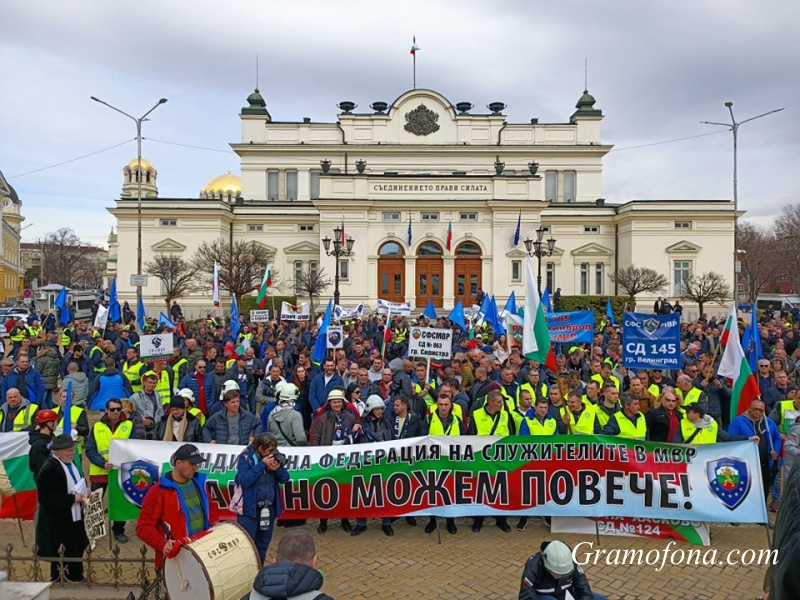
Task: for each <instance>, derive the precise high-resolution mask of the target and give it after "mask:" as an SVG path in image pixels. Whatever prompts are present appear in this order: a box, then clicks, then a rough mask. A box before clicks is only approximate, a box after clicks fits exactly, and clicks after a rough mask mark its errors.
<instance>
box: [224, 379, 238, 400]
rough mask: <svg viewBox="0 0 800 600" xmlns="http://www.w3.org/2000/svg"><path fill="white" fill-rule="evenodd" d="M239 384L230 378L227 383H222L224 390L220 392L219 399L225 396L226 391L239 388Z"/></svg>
mask: <svg viewBox="0 0 800 600" xmlns="http://www.w3.org/2000/svg"><path fill="white" fill-rule="evenodd" d="M238 389H239V384H238V383H237V382H235V381H234V380H233V379H229V380H228V381H226V382H225V383H223V384H222V390H221V391H220V393H219V399H220V400H222V397H223V396H225V392H230V391H231V390H238Z"/></svg>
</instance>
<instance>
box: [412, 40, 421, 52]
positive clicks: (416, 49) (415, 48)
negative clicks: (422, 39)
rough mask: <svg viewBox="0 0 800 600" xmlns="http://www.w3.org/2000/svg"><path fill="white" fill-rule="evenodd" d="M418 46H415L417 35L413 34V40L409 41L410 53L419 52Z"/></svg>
mask: <svg viewBox="0 0 800 600" xmlns="http://www.w3.org/2000/svg"><path fill="white" fill-rule="evenodd" d="M419 50H420V47H419V46H417V36H414V41H413V42H411V54H414V55H416V54H417V52H419Z"/></svg>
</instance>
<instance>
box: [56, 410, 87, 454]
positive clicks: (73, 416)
mask: <svg viewBox="0 0 800 600" xmlns="http://www.w3.org/2000/svg"><path fill="white" fill-rule="evenodd" d="M53 410H54V411H55V413H56V414H57V415H58V423H57V424H56V430H55V431H54V432H53V433H54V434H55V435H61V434H62V433H64V415H62V414H61V407H60V406H56V407H54V408H53ZM83 412H84V409H83V408H81V407H80V406H72V407H71V408H70V410H69V414H70V417H69V420H70V421H72V428H73V429H75V427H76V426H77V425H78V419H79V418H80V416H81V414H82V413H83ZM80 453H81V445H80V444H76V445H75V454H76V456H79V455H80Z"/></svg>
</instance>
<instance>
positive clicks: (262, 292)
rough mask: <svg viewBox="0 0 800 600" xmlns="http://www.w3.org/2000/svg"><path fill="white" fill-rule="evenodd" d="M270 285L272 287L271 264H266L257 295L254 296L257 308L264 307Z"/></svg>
mask: <svg viewBox="0 0 800 600" xmlns="http://www.w3.org/2000/svg"><path fill="white" fill-rule="evenodd" d="M270 287H272V265H267V268H266V270H265V271H264V278H263V279H262V280H261V287H260V288H258V296H256V304H258V307H259V308H264V307H265V306H266V305H267V293H268V292H269V288H270Z"/></svg>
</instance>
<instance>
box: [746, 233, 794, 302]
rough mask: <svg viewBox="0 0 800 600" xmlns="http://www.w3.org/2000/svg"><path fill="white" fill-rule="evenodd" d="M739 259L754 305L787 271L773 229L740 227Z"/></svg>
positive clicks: (749, 298) (748, 292)
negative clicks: (761, 294)
mask: <svg viewBox="0 0 800 600" xmlns="http://www.w3.org/2000/svg"><path fill="white" fill-rule="evenodd" d="M737 243H738V244H739V250H743V251H744V252H739V253H738V255H737V256H738V259H739V260H740V261H741V263H742V273H744V274H745V275H746V276H747V283H748V285H747V294H748V298H747V300H748V302H750V303H753V302H755V301H756V297H757V296H758V294H759V293H760V292H763V291H767V290H766V289H765V286H766V285H767V284H768V283H771V282H773V281H775V280H776V279H777V278H778V276H779V275H781V273H782V272H783V271H784V270H785V263H784V261H783V260H782V259H781V256H782V255H781V253H780V252H779V242H778V238H777V236H776V235H775V232H774V231H773V230H772V229H764V228H762V227H758V226H757V225H753V224H751V223H742V224H740V225H739V233H738V236H737Z"/></svg>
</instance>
